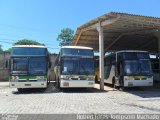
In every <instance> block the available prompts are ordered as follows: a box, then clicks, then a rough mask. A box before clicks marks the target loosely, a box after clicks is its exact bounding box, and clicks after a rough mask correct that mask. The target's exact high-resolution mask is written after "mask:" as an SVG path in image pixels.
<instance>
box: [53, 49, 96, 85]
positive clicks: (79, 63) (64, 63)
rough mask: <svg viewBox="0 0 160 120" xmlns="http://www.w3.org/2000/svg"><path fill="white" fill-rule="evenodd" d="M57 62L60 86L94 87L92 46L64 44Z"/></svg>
mask: <svg viewBox="0 0 160 120" xmlns="http://www.w3.org/2000/svg"><path fill="white" fill-rule="evenodd" d="M55 63H56V65H55V75H56V81H57V83H58V86H59V87H60V88H78V87H82V88H92V87H94V84H95V75H94V53H93V49H92V48H90V47H82V46H63V47H61V50H60V53H59V55H58V56H57V59H56V62H55Z"/></svg>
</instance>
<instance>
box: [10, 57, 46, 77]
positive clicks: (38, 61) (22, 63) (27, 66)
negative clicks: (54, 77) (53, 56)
mask: <svg viewBox="0 0 160 120" xmlns="http://www.w3.org/2000/svg"><path fill="white" fill-rule="evenodd" d="M12 72H13V73H17V74H21V73H24V72H25V73H26V74H27V73H28V74H30V75H35V74H36V75H37V74H46V72H47V58H45V57H30V58H13V64H12Z"/></svg>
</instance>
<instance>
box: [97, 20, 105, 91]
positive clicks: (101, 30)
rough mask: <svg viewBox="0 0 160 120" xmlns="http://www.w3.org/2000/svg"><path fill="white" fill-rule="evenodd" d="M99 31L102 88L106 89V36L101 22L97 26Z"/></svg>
mask: <svg viewBox="0 0 160 120" xmlns="http://www.w3.org/2000/svg"><path fill="white" fill-rule="evenodd" d="M97 30H98V32H99V53H100V56H99V70H100V90H104V40H103V38H104V36H103V28H102V26H101V22H99V26H98V27H97Z"/></svg>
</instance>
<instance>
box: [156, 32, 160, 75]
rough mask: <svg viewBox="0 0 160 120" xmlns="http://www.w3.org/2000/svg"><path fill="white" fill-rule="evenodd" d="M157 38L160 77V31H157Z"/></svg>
mask: <svg viewBox="0 0 160 120" xmlns="http://www.w3.org/2000/svg"><path fill="white" fill-rule="evenodd" d="M157 39H158V56H159V57H158V58H159V78H160V32H158V33H157Z"/></svg>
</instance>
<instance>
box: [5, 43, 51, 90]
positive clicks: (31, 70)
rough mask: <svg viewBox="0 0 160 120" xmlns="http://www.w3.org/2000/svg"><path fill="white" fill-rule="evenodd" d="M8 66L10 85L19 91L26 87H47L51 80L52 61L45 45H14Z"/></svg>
mask: <svg viewBox="0 0 160 120" xmlns="http://www.w3.org/2000/svg"><path fill="white" fill-rule="evenodd" d="M8 66H9V68H10V77H9V81H10V87H11V88H17V89H18V91H19V92H22V91H23V90H24V88H46V87H47V83H49V82H50V73H49V68H50V66H51V63H50V57H49V52H48V50H47V48H46V47H45V46H38V45H15V46H13V47H12V52H11V58H10V60H9V62H8Z"/></svg>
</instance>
